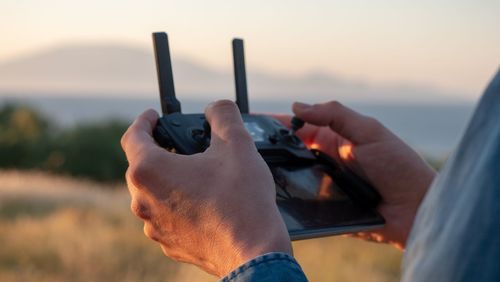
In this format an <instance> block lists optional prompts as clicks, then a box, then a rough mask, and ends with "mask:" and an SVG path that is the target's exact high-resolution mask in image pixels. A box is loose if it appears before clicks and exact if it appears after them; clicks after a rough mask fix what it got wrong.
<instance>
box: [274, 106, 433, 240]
mask: <svg viewBox="0 0 500 282" xmlns="http://www.w3.org/2000/svg"><path fill="white" fill-rule="evenodd" d="M293 112H294V113H295V115H296V116H297V117H299V118H301V119H302V120H304V121H305V122H306V123H309V124H306V125H305V126H304V127H303V128H302V129H300V130H299V131H298V132H297V135H298V136H299V137H300V138H301V139H302V140H303V141H304V142H305V143H306V144H308V146H310V147H313V148H318V149H319V150H321V151H323V152H325V153H327V154H329V155H330V156H331V157H333V158H334V159H335V160H336V161H337V162H339V163H342V164H344V165H346V166H347V167H349V168H350V169H352V170H353V171H355V172H356V173H357V174H358V175H360V176H361V177H363V178H365V179H366V180H368V181H369V182H370V183H371V184H372V185H374V186H375V188H376V189H377V190H378V192H379V193H380V194H381V196H382V202H381V203H380V204H379V206H378V208H377V209H378V211H379V212H380V214H381V215H382V216H383V217H384V218H385V219H386V224H385V225H384V227H382V228H381V229H379V230H375V231H372V232H367V233H358V234H357V235H358V236H359V237H362V238H365V239H370V240H375V241H378V242H387V243H392V244H394V245H396V246H397V247H399V248H404V246H405V244H406V239H407V237H408V235H409V232H410V230H411V227H412V225H413V220H414V218H415V214H416V212H417V209H418V207H419V206H420V203H421V202H422V199H423V197H424V195H425V193H426V192H427V189H428V187H429V186H430V184H431V182H432V180H433V178H434V176H435V171H434V170H433V169H432V168H431V167H430V166H429V165H428V164H427V163H426V162H425V161H424V160H423V159H422V158H421V157H420V156H419V155H418V154H417V153H416V152H415V151H413V150H412V149H411V148H410V147H409V146H408V145H406V144H405V143H404V142H403V141H402V140H401V139H399V138H398V137H397V136H396V135H394V134H393V133H392V132H390V131H389V130H388V129H387V128H385V127H384V126H383V125H382V124H381V123H380V122H378V121H377V120H375V119H373V118H370V117H366V116H363V115H361V114H359V113H357V112H355V111H353V110H351V109H349V108H347V107H345V106H343V105H341V104H340V103H338V102H329V103H325V104H316V105H312V106H310V105H307V104H302V103H295V104H294V105H293ZM275 117H276V118H278V119H279V120H281V121H282V122H283V123H284V124H285V125H288V126H289V124H290V119H291V117H290V116H275Z"/></svg>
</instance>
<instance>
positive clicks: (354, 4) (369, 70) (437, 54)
mask: <svg viewBox="0 0 500 282" xmlns="http://www.w3.org/2000/svg"><path fill="white" fill-rule="evenodd" d="M499 15H500V1H498V0H482V1H472V0H470V1H464V0H454V1H451V0H442V1H436V0H434V1H429V0H421V1H388V0H387V1H333V0H329V1H327V0H311V1H298V0H287V1H284V0H281V1H280V0H266V1H264V0H253V1H238V0H233V1H221V0H213V1H195V0H182V1H168V0H164V1H137V0H120V1H117V0H107V1H95V0H87V1H68V0H49V1H36V0H17V1H9V0H4V1H2V2H1V3H0V36H1V38H2V44H0V62H1V61H3V60H8V59H12V58H15V57H18V56H22V55H23V54H27V53H31V52H36V51H38V50H41V49H44V48H50V47H54V46H58V45H61V44H67V43H75V42H123V43H127V44H133V45H137V46H140V47H144V48H151V36H150V34H151V32H153V31H167V32H168V33H169V37H170V45H171V49H172V53H173V55H174V56H185V57H189V58H192V59H195V60H197V61H199V62H202V63H203V64H206V65H208V66H212V67H216V68H220V69H229V68H230V67H231V49H230V41H231V39H232V38H233V37H235V36H237V37H242V38H244V39H245V49H246V56H247V64H251V65H252V66H253V67H254V68H257V69H261V70H265V71H267V72H271V73H281V74H294V75H295V74H297V75H298V74H304V73H307V72H311V71H322V72H327V73H331V74H335V75H338V76H341V77H343V78H347V79H356V80H362V81H366V82H368V83H376V84H380V85H385V84H387V85H394V84H396V85H425V86H428V87H435V88H437V89H443V90H446V91H450V92H456V93H457V96H462V97H471V98H475V97H477V96H478V95H479V94H480V92H481V91H482V90H483V88H484V87H485V85H486V83H487V82H488V80H489V79H490V78H491V76H492V75H493V74H494V73H495V71H496V70H498V67H499V65H500V30H499V28H500V16H499Z"/></svg>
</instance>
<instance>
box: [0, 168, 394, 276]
mask: <svg viewBox="0 0 500 282" xmlns="http://www.w3.org/2000/svg"><path fill="white" fill-rule="evenodd" d="M103 188H108V189H103ZM109 188H113V187H109V186H106V187H103V185H102V184H95V183H93V182H86V181H82V180H78V181H77V180H73V179H70V178H62V177H59V176H51V175H47V174H43V173H36V172H29V173H28V172H18V171H0V281H217V279H216V278H215V277H212V276H209V275H207V274H205V273H204V272H202V271H200V270H198V269H197V268H195V267H192V266H188V265H184V264H179V263H176V262H174V261H172V260H170V259H168V258H166V257H164V256H163V254H162V252H161V250H160V248H159V247H158V246H157V245H156V244H155V243H154V242H152V241H149V240H148V239H146V238H145V237H144V235H143V233H142V224H141V222H140V221H139V220H138V219H136V218H134V217H133V216H132V214H131V212H130V211H129V197H128V194H127V192H126V188H125V187H114V188H118V189H109ZM294 250H295V254H296V258H297V259H298V261H299V262H300V263H301V264H302V266H303V268H304V270H305V272H306V274H307V275H308V277H309V279H310V280H311V281H397V280H399V275H400V270H399V269H400V260H401V255H402V254H401V252H400V251H397V250H395V249H393V248H392V247H389V246H384V245H379V244H374V243H367V242H362V241H359V240H356V239H351V238H345V237H330V238H325V239H315V240H306V241H301V242H297V243H294Z"/></svg>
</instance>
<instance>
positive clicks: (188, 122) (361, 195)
mask: <svg viewBox="0 0 500 282" xmlns="http://www.w3.org/2000/svg"><path fill="white" fill-rule="evenodd" d="M153 43H154V47H155V57H156V68H157V73H158V82H159V88H160V98H161V107H162V111H163V116H162V117H161V118H160V119H159V120H158V124H157V126H156V128H155V129H154V132H153V135H154V138H155V140H156V141H157V143H158V144H159V145H160V146H162V147H164V148H166V149H167V150H169V151H172V152H175V153H178V154H185V155H191V154H196V153H200V152H203V151H204V150H205V149H206V148H207V147H208V146H209V144H210V125H209V124H208V122H207V121H206V120H205V116H204V114H183V113H181V104H180V102H179V101H178V100H177V99H176V97H175V90H174V82H173V74H172V66H171V59H170V52H169V46H168V38H167V34H166V33H164V32H158V33H153ZM233 59H234V70H235V81H236V104H237V105H238V108H239V110H240V112H241V114H242V118H243V121H244V124H245V127H246V129H247V130H248V132H249V133H250V135H251V136H252V138H253V140H254V142H255V146H256V147H257V149H258V151H259V153H260V154H261V155H262V157H263V158H264V160H265V161H266V163H267V164H268V165H269V167H270V169H271V171H272V172H273V176H274V177H275V183H276V185H281V186H283V183H293V182H294V179H287V177H288V178H289V177H294V176H289V175H288V174H287V173H280V170H281V169H282V168H287V169H288V170H290V169H291V167H300V168H301V169H305V170H308V168H313V167H317V166H321V168H322V170H323V171H325V172H326V173H327V174H328V175H329V176H330V177H331V178H333V179H334V181H335V183H336V184H337V185H338V186H339V187H341V188H342V190H343V192H344V193H345V194H346V195H348V196H349V197H350V199H352V200H353V201H355V202H356V203H359V205H360V206H362V207H363V208H367V209H374V208H375V207H376V206H377V204H378V203H379V201H380V196H379V194H378V193H377V192H376V190H375V189H374V188H373V187H372V186H371V185H370V184H368V183H367V182H366V181H364V180H363V179H361V178H360V177H358V176H357V175H356V174H354V173H352V172H351V171H350V170H349V169H347V168H346V167H343V166H340V165H339V164H337V163H336V162H335V161H334V160H333V159H332V158H330V157H329V156H327V155H326V154H324V153H322V152H321V151H318V150H310V149H308V148H307V147H306V145H305V144H304V143H303V142H302V141H301V140H300V139H299V138H298V137H297V136H296V135H295V134H294V133H295V130H298V129H300V127H302V125H303V122H302V121H301V120H298V119H296V118H295V119H294V120H293V121H292V129H288V128H286V127H285V126H283V125H282V124H281V123H280V122H279V121H278V120H276V119H274V118H272V117H270V116H265V115H255V114H250V113H249V106H248V97H247V96H248V95H247V86H246V74H245V61H244V53H243V41H242V40H241V39H234V40H233ZM301 173H302V175H303V172H301ZM310 175H311V173H309V176H310ZM312 175H314V173H313V174H312ZM297 177H300V174H299V176H297ZM284 191H285V194H286V195H288V196H290V195H289V194H287V193H288V192H286V189H285V190H284ZM278 199H279V195H278ZM299 237H300V236H299ZM302 237H303V238H305V237H307V236H305V237H304V236H302Z"/></svg>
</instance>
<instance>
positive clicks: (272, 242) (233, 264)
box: [218, 223, 293, 277]
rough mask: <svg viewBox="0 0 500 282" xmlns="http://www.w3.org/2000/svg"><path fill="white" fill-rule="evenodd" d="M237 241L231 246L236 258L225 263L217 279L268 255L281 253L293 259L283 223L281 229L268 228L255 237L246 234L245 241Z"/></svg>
mask: <svg viewBox="0 0 500 282" xmlns="http://www.w3.org/2000/svg"><path fill="white" fill-rule="evenodd" d="M263 235H265V236H263ZM238 241H239V242H238V243H234V244H233V246H234V247H236V248H237V249H238V250H237V253H238V255H237V258H236V259H234V260H231V261H229V260H228V261H226V262H227V263H228V264H227V265H226V267H224V269H221V270H222V271H220V272H219V273H218V276H219V277H224V276H226V275H227V274H228V273H229V272H231V271H232V270H234V269H236V268H237V267H239V266H241V265H243V264H245V263H247V262H249V261H251V260H253V259H255V258H257V257H260V256H263V255H265V254H268V253H283V254H287V255H289V256H291V257H293V249H292V244H291V241H290V236H289V235H288V232H287V231H286V227H284V223H283V228H270V229H268V230H265V231H261V232H260V234H257V235H256V234H254V235H252V234H250V233H247V236H245V239H242V240H238Z"/></svg>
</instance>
